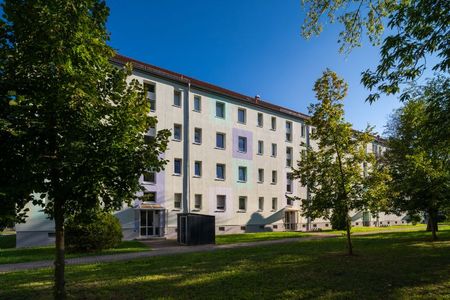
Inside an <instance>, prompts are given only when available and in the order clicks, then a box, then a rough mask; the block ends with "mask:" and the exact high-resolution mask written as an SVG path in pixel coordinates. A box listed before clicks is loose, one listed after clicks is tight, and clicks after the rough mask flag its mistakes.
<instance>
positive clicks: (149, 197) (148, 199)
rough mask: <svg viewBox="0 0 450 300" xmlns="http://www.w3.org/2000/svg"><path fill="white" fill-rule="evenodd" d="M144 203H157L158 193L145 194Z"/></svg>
mask: <svg viewBox="0 0 450 300" xmlns="http://www.w3.org/2000/svg"><path fill="white" fill-rule="evenodd" d="M142 201H144V202H155V201H156V192H147V191H145V192H144V196H142Z"/></svg>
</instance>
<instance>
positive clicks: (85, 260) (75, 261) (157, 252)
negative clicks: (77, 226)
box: [0, 234, 337, 273]
mask: <svg viewBox="0 0 450 300" xmlns="http://www.w3.org/2000/svg"><path fill="white" fill-rule="evenodd" d="M336 236H337V235H335V234H330V235H324V234H321V235H320V236H318V235H317V236H316V235H313V236H305V237H299V238H286V239H279V240H270V241H259V242H248V243H236V244H227V245H200V246H180V245H175V246H167V245H164V244H165V243H161V244H162V245H161V246H160V247H155V248H153V249H152V250H149V251H143V252H133V253H123V254H111V255H100V256H85V257H77V258H68V259H66V265H81V264H96V263H103V262H115V261H127V260H133V259H139V258H146V257H153V256H163V255H173V254H182V253H193V252H211V251H216V250H222V249H236V248H245V247H254V246H261V245H274V244H285V243H294V242H301V241H310V240H317V239H324V238H332V237H336ZM168 241H170V240H168ZM147 244H148V245H151V246H152V247H153V246H156V245H155V244H153V243H152V242H148V243H147ZM50 267H53V260H45V261H34V262H25V263H16V264H3V265H0V273H4V272H12V271H20V270H31V269H39V268H50Z"/></svg>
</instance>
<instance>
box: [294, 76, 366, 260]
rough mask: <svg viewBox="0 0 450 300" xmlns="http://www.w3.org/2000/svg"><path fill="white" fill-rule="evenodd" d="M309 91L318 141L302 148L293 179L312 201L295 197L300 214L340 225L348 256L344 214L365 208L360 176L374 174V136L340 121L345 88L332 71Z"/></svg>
mask: <svg viewBox="0 0 450 300" xmlns="http://www.w3.org/2000/svg"><path fill="white" fill-rule="evenodd" d="M314 91H315V93H316V98H317V99H318V101H319V102H318V103H316V104H312V105H311V106H310V107H309V112H310V114H311V115H312V116H311V119H310V120H309V125H311V126H313V127H314V128H316V131H315V133H313V134H312V138H313V139H314V140H317V143H318V149H317V150H316V149H313V148H311V147H307V149H306V154H304V155H303V156H302V159H301V161H299V162H298V163H297V168H296V169H294V170H293V177H294V178H297V179H300V181H301V183H302V185H304V186H307V187H308V189H309V190H310V192H311V199H300V200H301V203H302V211H303V215H305V216H306V217H309V218H313V219H315V218H319V217H323V218H326V219H333V221H334V222H335V223H343V224H344V227H345V230H346V235H347V245H348V254H349V255H352V254H353V246H352V241H351V236H350V232H351V218H350V216H349V213H350V212H351V211H353V210H364V209H365V208H366V207H367V206H368V205H369V204H370V203H368V200H369V197H365V194H366V193H367V187H368V186H369V185H368V184H367V181H368V180H367V178H366V176H365V175H369V176H370V175H371V173H372V172H373V170H374V168H373V167H371V166H372V163H374V156H373V154H371V153H367V151H366V148H367V145H368V144H369V143H370V142H371V141H372V140H373V135H372V133H371V128H370V127H368V128H367V129H366V130H365V131H364V132H357V131H355V130H353V129H352V126H351V124H350V123H348V122H346V121H345V120H344V109H343V104H342V101H343V99H344V98H345V96H346V94H347V84H346V83H345V82H344V80H342V79H341V78H339V77H338V76H337V75H336V73H334V72H333V71H330V70H327V71H325V72H324V73H323V75H322V77H321V78H319V79H318V80H317V81H316V83H315V85H314Z"/></svg>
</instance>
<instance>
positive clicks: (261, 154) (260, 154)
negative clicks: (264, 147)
mask: <svg viewBox="0 0 450 300" xmlns="http://www.w3.org/2000/svg"><path fill="white" fill-rule="evenodd" d="M263 154H264V153H256V155H259V156H263Z"/></svg>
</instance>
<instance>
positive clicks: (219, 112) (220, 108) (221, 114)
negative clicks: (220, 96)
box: [216, 102, 225, 119]
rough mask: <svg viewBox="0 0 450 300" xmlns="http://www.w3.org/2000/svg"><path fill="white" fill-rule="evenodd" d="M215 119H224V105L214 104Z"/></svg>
mask: <svg viewBox="0 0 450 300" xmlns="http://www.w3.org/2000/svg"><path fill="white" fill-rule="evenodd" d="M216 117H218V118H222V119H225V103H223V102H216Z"/></svg>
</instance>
